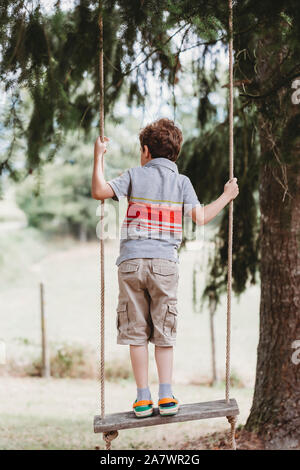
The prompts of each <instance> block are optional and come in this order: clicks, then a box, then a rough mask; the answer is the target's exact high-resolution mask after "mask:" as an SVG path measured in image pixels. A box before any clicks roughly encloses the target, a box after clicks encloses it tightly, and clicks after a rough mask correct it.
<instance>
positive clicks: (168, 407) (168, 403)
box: [158, 396, 179, 416]
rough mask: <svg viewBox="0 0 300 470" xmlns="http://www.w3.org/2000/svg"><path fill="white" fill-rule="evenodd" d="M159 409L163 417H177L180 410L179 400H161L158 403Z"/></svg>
mask: <svg viewBox="0 0 300 470" xmlns="http://www.w3.org/2000/svg"><path fill="white" fill-rule="evenodd" d="M158 409H159V413H160V415H161V416H172V415H176V413H177V412H178V410H179V403H178V400H176V398H175V397H174V396H173V398H161V400H159V402H158Z"/></svg>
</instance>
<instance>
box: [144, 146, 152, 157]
mask: <svg viewBox="0 0 300 470" xmlns="http://www.w3.org/2000/svg"><path fill="white" fill-rule="evenodd" d="M144 153H145V156H146V158H152V157H151V153H150V150H149V147H148V145H144Z"/></svg>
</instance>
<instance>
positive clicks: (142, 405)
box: [133, 400, 153, 418]
mask: <svg viewBox="0 0 300 470" xmlns="http://www.w3.org/2000/svg"><path fill="white" fill-rule="evenodd" d="M133 411H134V414H135V416H136V417H137V418H146V417H147V416H151V415H152V414H153V401H152V400H140V401H137V400H135V402H134V404H133Z"/></svg>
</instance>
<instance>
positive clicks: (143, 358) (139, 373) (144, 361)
mask: <svg viewBox="0 0 300 470" xmlns="http://www.w3.org/2000/svg"><path fill="white" fill-rule="evenodd" d="M130 359H131V364H132V369H133V374H134V378H135V381H136V386H137V388H147V387H148V345H145V346H133V345H130Z"/></svg>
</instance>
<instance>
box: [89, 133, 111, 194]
mask: <svg viewBox="0 0 300 470" xmlns="http://www.w3.org/2000/svg"><path fill="white" fill-rule="evenodd" d="M108 140H109V139H108V138H107V137H104V142H101V139H100V137H98V138H97V140H96V142H95V146H94V169H93V176H92V191H91V193H92V197H93V198H94V199H97V200H101V201H103V200H104V199H108V198H111V197H114V196H115V192H114V190H113V189H112V187H111V186H110V185H109V184H108V183H107V182H106V181H105V178H104V175H103V169H102V163H101V161H102V156H104V154H105V152H106V142H108Z"/></svg>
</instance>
